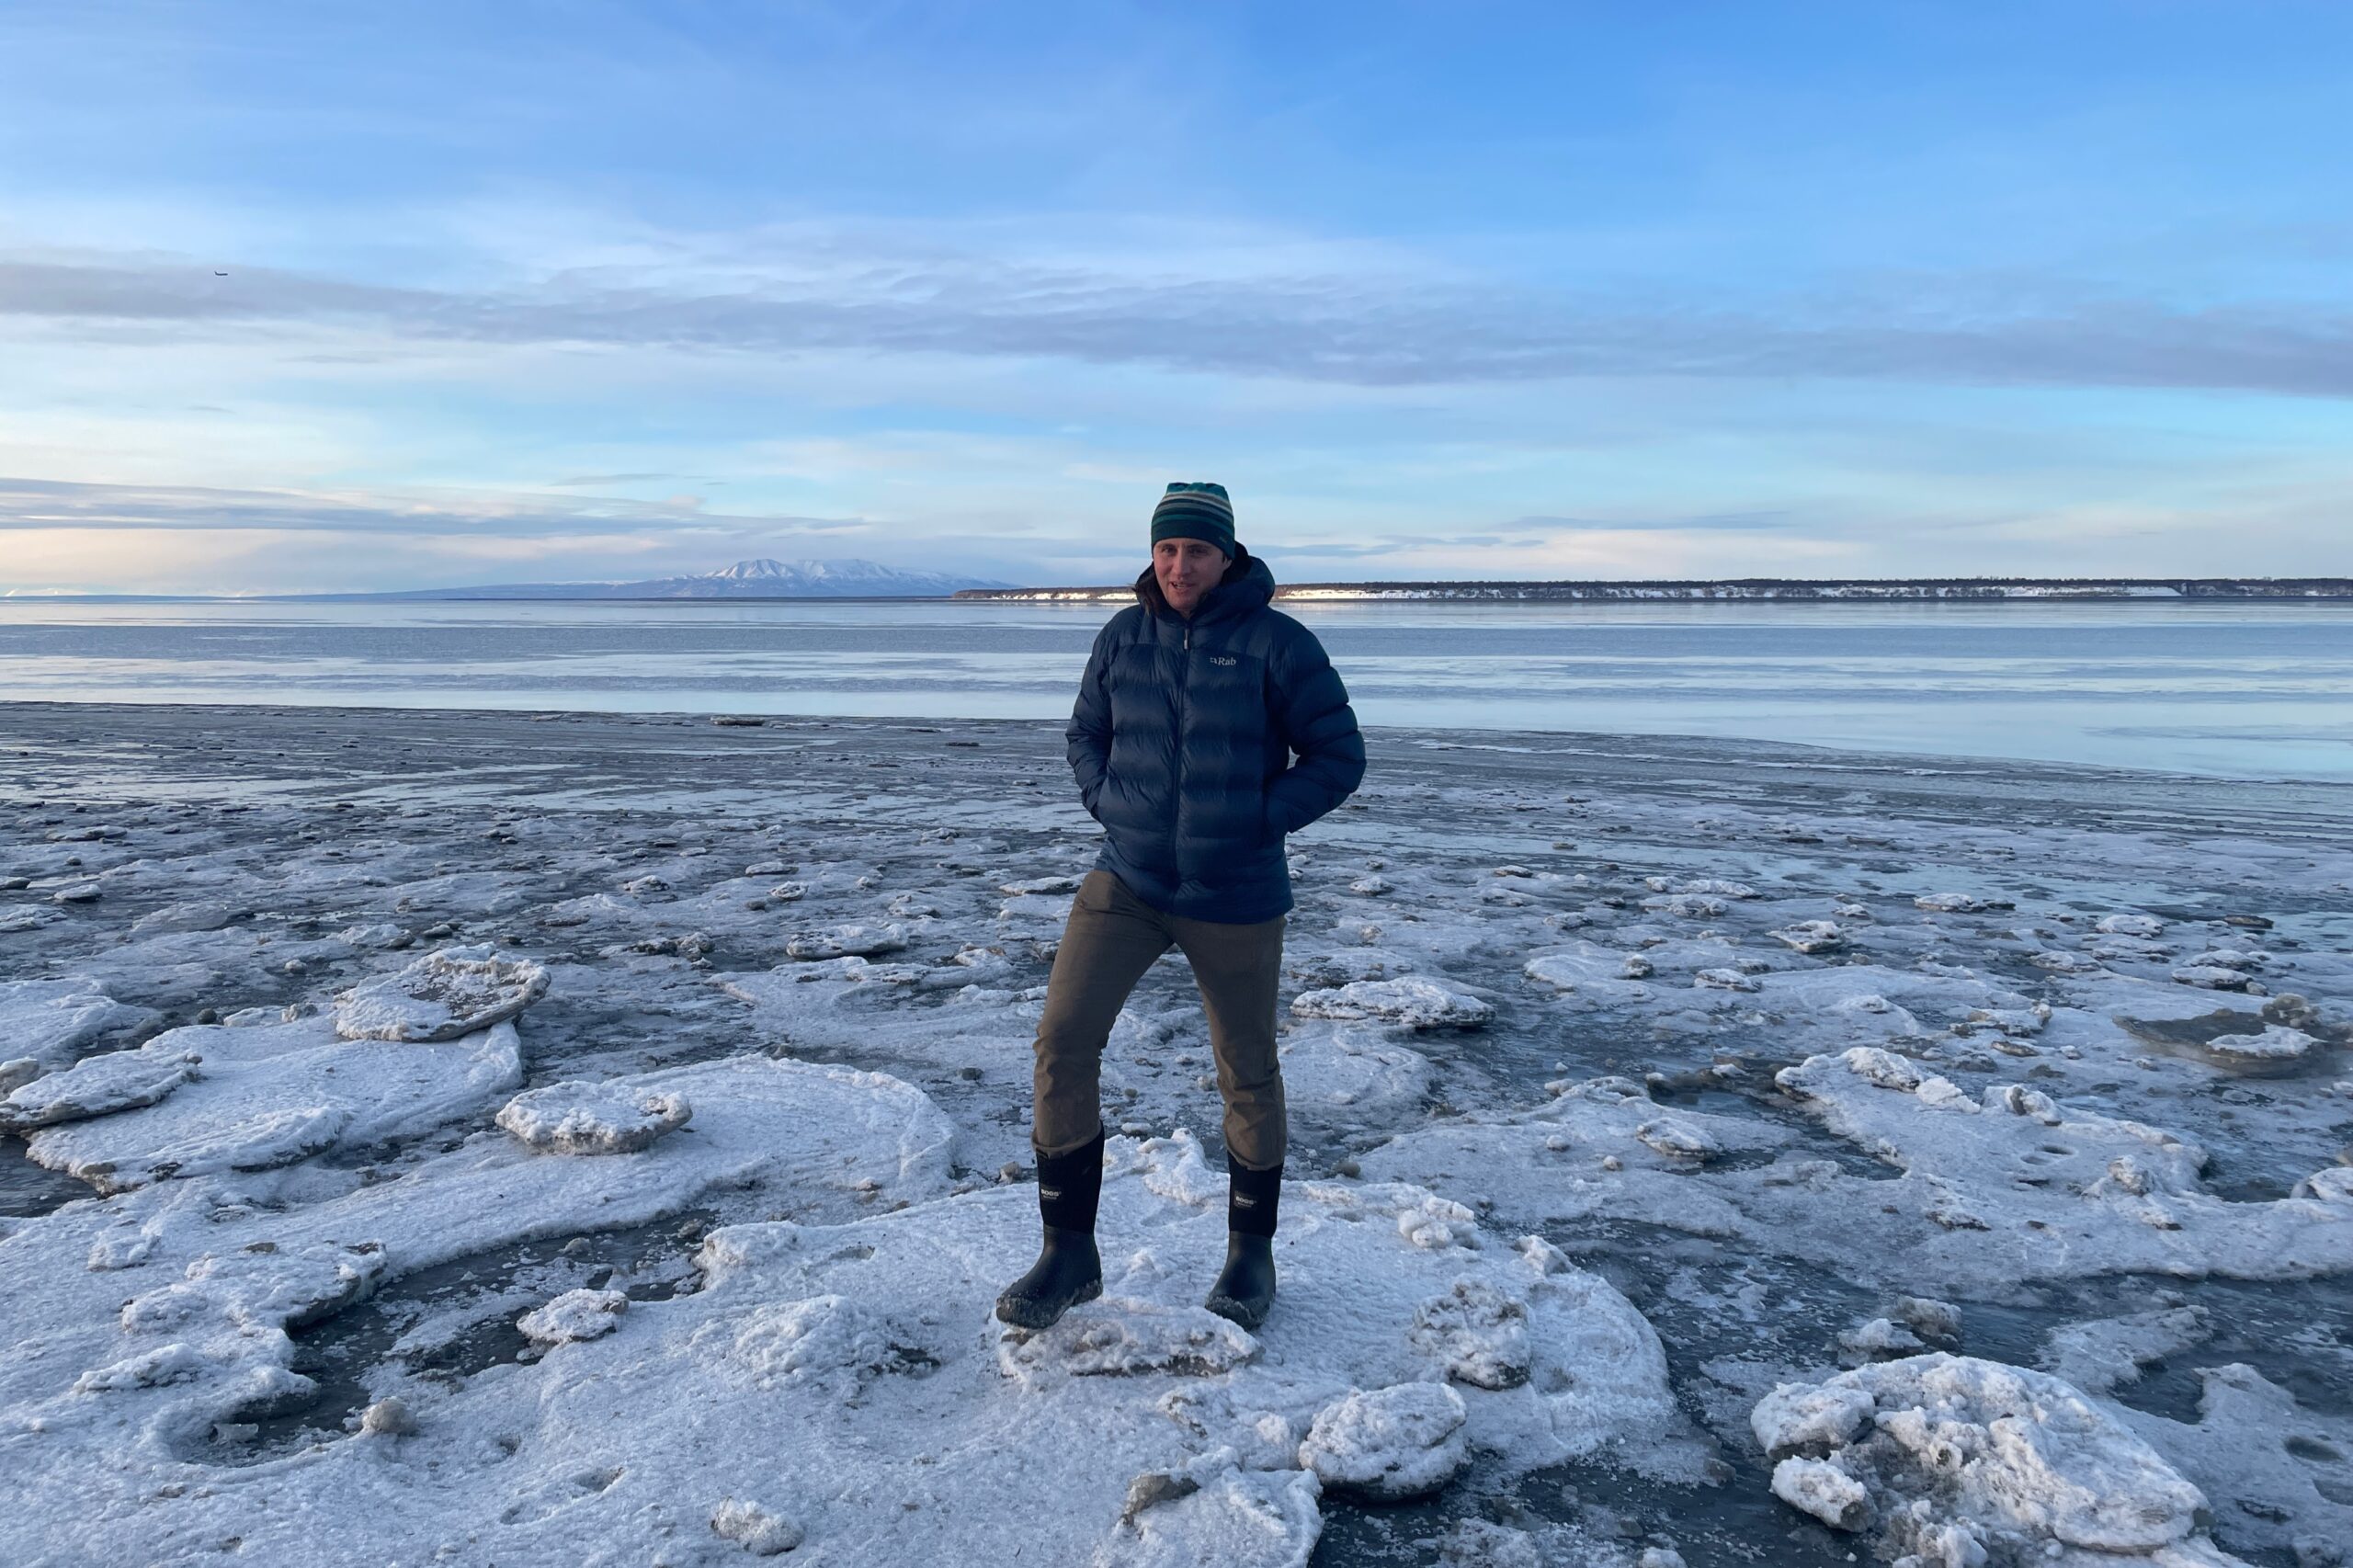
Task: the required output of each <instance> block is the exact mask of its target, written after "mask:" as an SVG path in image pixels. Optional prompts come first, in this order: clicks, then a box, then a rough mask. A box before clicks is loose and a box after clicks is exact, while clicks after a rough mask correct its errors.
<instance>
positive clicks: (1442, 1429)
mask: <svg viewBox="0 0 2353 1568" xmlns="http://www.w3.org/2000/svg"><path fill="white" fill-rule="evenodd" d="M1468 1416H1469V1412H1468V1411H1467V1410H1466V1409H1465V1408H1464V1406H1463V1403H1462V1396H1461V1394H1459V1393H1457V1392H1454V1390H1453V1389H1452V1388H1450V1387H1449V1386H1448V1385H1447V1384H1445V1383H1396V1384H1392V1386H1390V1387H1388V1388H1385V1389H1376V1390H1373V1391H1371V1392H1364V1391H1362V1390H1356V1391H1352V1392H1349V1393H1348V1395H1347V1397H1346V1398H1344V1399H1340V1400H1337V1401H1336V1402H1334V1403H1331V1404H1327V1405H1325V1406H1324V1408H1323V1409H1322V1410H1319V1411H1317V1412H1316V1413H1315V1419H1314V1421H1313V1423H1312V1424H1311V1425H1310V1426H1309V1427H1308V1431H1307V1440H1306V1441H1305V1442H1303V1443H1302V1444H1300V1446H1299V1462H1300V1464H1301V1465H1302V1467H1304V1468H1305V1469H1308V1470H1312V1471H1314V1472H1315V1474H1316V1477H1317V1478H1318V1479H1319V1480H1321V1481H1322V1482H1323V1483H1324V1485H1325V1486H1327V1487H1331V1488H1334V1489H1336V1490H1338V1491H1345V1492H1354V1493H1359V1494H1364V1495H1366V1496H1370V1497H1376V1498H1380V1499H1382V1500H1384V1501H1392V1500H1395V1499H1399V1498H1405V1497H1426V1496H1427V1495H1429V1494H1431V1493H1433V1492H1437V1491H1438V1490H1439V1489H1441V1488H1442V1487H1444V1486H1445V1485H1446V1483H1448V1482H1449V1481H1451V1480H1453V1479H1454V1476H1455V1472H1456V1471H1460V1470H1461V1468H1462V1465H1463V1461H1464V1460H1466V1459H1467V1458H1469V1456H1470V1441H1469V1437H1468V1435H1467V1434H1466V1433H1465V1432H1464V1431H1463V1424H1464V1422H1465V1421H1466V1420H1467V1419H1468Z"/></svg>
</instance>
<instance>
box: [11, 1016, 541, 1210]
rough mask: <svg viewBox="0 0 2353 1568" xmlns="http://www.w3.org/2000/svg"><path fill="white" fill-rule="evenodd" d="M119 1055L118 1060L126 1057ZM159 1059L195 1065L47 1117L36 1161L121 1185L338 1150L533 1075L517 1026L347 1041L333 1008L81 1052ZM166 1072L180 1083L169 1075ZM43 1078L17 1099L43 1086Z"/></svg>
mask: <svg viewBox="0 0 2353 1568" xmlns="http://www.w3.org/2000/svg"><path fill="white" fill-rule="evenodd" d="M118 1064H119V1067H118ZM147 1064H152V1066H151V1067H150V1069H149V1071H150V1074H152V1073H153V1071H155V1070H158V1069H162V1070H168V1071H171V1072H173V1073H180V1072H186V1073H187V1074H188V1076H186V1077H183V1078H181V1079H180V1080H179V1082H178V1085H177V1086H176V1087H174V1088H171V1089H170V1090H169V1092H168V1093H167V1094H166V1095H165V1096H163V1097H162V1098H161V1099H160V1101H159V1102H158V1103H155V1104H152V1105H147V1106H144V1107H143V1108H133V1109H123V1110H114V1111H112V1112H111V1113H110V1114H108V1113H104V1112H102V1113H100V1114H97V1115H95V1116H92V1117H89V1118H87V1119H75V1120H66V1121H61V1122H59V1123H57V1124H56V1125H53V1126H48V1127H42V1128H40V1129H39V1130H38V1131H35V1132H33V1134H32V1135H31V1137H30V1138H29V1140H28V1153H30V1155H31V1157H32V1158H33V1160H35V1161H36V1162H38V1163H39V1164H40V1165H46V1166H48V1167H49V1168H51V1170H57V1171H63V1172H64V1173H65V1174H66V1175H68V1176H78V1177H80V1178H81V1179H83V1180H85V1181H87V1182H88V1183H90V1184H91V1185H92V1186H93V1187H97V1189H98V1190H99V1191H101V1192H120V1191H124V1190H127V1189H129V1188H131V1187H144V1186H146V1185H147V1184H148V1183H150V1182H153V1181H161V1180H165V1179H167V1178H169V1177H172V1176H182V1175H186V1176H208V1175H212V1174H215V1173H219V1172H226V1171H254V1170H267V1169H269V1168H270V1167H272V1166H275V1165H291V1164H292V1163H294V1162H295V1161H297V1160H301V1159H304V1158H307V1157H309V1156H310V1155H313V1154H318V1153H325V1152H326V1151H328V1150H330V1149H335V1148H364V1147H367V1146H368V1145H370V1144H374V1143H380V1142H387V1141H389V1140H393V1139H400V1138H407V1137H413V1136H415V1135H416V1134H419V1133H422V1132H427V1131H432V1130H433V1129H434V1128H437V1127H439V1126H441V1125H442V1124H443V1123H445V1122H449V1121H452V1120H456V1119H460V1118H464V1117H467V1116H469V1115H471V1114H472V1113H476V1112H483V1113H486V1112H487V1111H488V1110H489V1109H490V1108H493V1107H494V1105H495V1103H496V1102H497V1101H498V1100H499V1099H501V1098H503V1097H504V1096H506V1094H507V1093H509V1092H510V1091H512V1090H513V1089H514V1088H515V1087H516V1086H517V1085H519V1084H520V1083H521V1082H522V1081H523V1061H522V1044H521V1041H520V1040H518V1039H517V1036H516V1032H515V1027H514V1026H513V1025H512V1024H499V1025H497V1026H495V1027H494V1028H489V1029H485V1030H483V1032H482V1033H480V1034H476V1035H470V1036H467V1037H466V1038H464V1039H462V1040H452V1041H449V1042H447V1043H442V1044H434V1045H426V1044H419V1043H415V1042H412V1041H395V1042H382V1041H345V1040H340V1039H338V1038H337V1037H336V1034H335V1020H334V1019H333V1018H332V1017H325V1016H322V1017H315V1018H303V1019H300V1020H297V1021H296V1022H293V1023H288V1024H275V1025H261V1026H258V1027H253V1028H229V1027H227V1026H224V1025H218V1024H213V1025H198V1026H194V1027H191V1028H180V1029H171V1030H168V1031H166V1032H165V1033H164V1034H160V1035H158V1036H156V1037H155V1038H154V1039H153V1040H149V1041H148V1042H147V1043H146V1044H145V1045H143V1046H141V1047H140V1048H139V1049H138V1050H137V1051H121V1052H114V1053H109V1054H108V1055H107V1056H100V1057H89V1058H85V1059H84V1061H83V1062H80V1063H79V1064H78V1065H76V1066H75V1067H74V1069H73V1070H72V1071H71V1073H69V1074H61V1075H59V1076H62V1077H64V1078H66V1079H68V1080H69V1081H71V1080H75V1079H80V1078H84V1077H95V1076H97V1074H100V1073H102V1072H105V1071H106V1070H107V1069H109V1068H114V1069H116V1071H114V1072H112V1073H108V1074H107V1076H108V1077H109V1078H113V1079H121V1078H127V1077H129V1076H130V1074H128V1073H126V1072H124V1071H122V1069H130V1068H134V1067H138V1066H142V1065H147ZM169 1081H170V1080H168V1079H166V1080H165V1082H169ZM50 1084H51V1080H49V1079H39V1080H36V1081H35V1082H34V1083H32V1084H31V1085H28V1086H27V1087H26V1088H24V1089H20V1090H18V1091H17V1095H16V1096H12V1100H15V1099H22V1098H25V1097H27V1096H35V1095H39V1094H40V1093H41V1092H42V1091H43V1090H45V1089H47V1088H48V1087H49V1086H50Z"/></svg>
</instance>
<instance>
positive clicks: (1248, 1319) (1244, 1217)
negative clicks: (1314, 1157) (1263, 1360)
mask: <svg viewBox="0 0 2353 1568" xmlns="http://www.w3.org/2000/svg"><path fill="white" fill-rule="evenodd" d="M1227 1169H1228V1172H1229V1175H1228V1176H1227V1182H1228V1187H1227V1197H1226V1203H1225V1226H1226V1236H1225V1267H1223V1268H1222V1269H1220V1270H1219V1271H1218V1276H1217V1283H1216V1284H1214V1285H1212V1286H1211V1287H1210V1299H1209V1301H1208V1302H1207V1305H1208V1307H1209V1309H1210V1311H1211V1312H1215V1313H1216V1314H1217V1315H1218V1316H1220V1317H1222V1318H1225V1319H1228V1320H1229V1321H1231V1322H1233V1323H1238V1324H1241V1325H1242V1326H1243V1327H1245V1328H1248V1329H1256V1327H1257V1326H1258V1325H1259V1324H1262V1323H1264V1322H1266V1321H1267V1309H1268V1308H1269V1307H1271V1306H1273V1305H1274V1304H1275V1213H1276V1209H1277V1207H1278V1206H1279V1204H1280V1202H1281V1200H1282V1195H1283V1168H1282V1166H1280V1165H1277V1166H1275V1167H1273V1168H1272V1169H1271V1170H1263V1171H1254V1170H1252V1169H1250V1168H1249V1167H1248V1166H1246V1165H1235V1164H1233V1161H1232V1160H1230V1159H1229V1160H1228V1161H1227Z"/></svg>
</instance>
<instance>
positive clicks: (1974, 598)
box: [0, 577, 2353, 605]
mask: <svg viewBox="0 0 2353 1568" xmlns="http://www.w3.org/2000/svg"><path fill="white" fill-rule="evenodd" d="M594 586H596V585H583V588H584V590H585V589H591V588H593V587H594ZM1134 595H1135V586H1134V585H1133V584H1132V583H1113V584H1101V585H1083V586H1063V587H1042V588H960V589H958V590H957V591H955V592H954V593H951V594H757V593H743V592H732V593H710V594H700V593H678V594H647V595H642V596H641V595H618V594H613V593H609V592H601V593H600V592H593V591H584V592H582V593H580V594H578V595H569V594H561V593H551V592H547V591H539V592H532V593H513V594H506V593H500V592H497V591H495V590H491V589H482V588H453V589H448V590H438V591H437V590H432V589H416V590H409V591H406V592H400V593H381V594H233V595H232V594H44V593H17V592H8V591H0V604H10V603H17V604H256V605H258V604H275V605H299V604H382V605H395V604H551V603H552V604H631V605H741V604H949V603H970V604H985V603H1015V604H1020V603H1029V604H1109V603H1115V602H1125V601H1126V600H1128V599H1130V598H1132V597H1134ZM1275 597H1276V598H1278V599H1287V600H1290V601H1292V602H1294V603H1305V604H1372V603H1383V602H1403V603H1431V602H1438V603H1447V602H1451V603H1459V604H1547V603H1620V604H1626V603H1631V604H1642V603H1668V604H1673V603H1686V604H1770V603H1793V604H1998V603H2006V602H2016V603H2024V604H2050V603H2053V602H2059V603H2085V602H2109V603H2131V604H2152V603H2160V604H2161V603H2167V602H2174V603H2183V602H2204V603H2225V604H2264V603H2284V604H2308V603H2312V602H2313V601H2315V600H2319V601H2332V600H2346V601H2353V577H2073V578H2071V577H1891V578H1869V577H1836V578H1781V577H1743V578H1720V579H1702V578H1693V579H1682V580H1677V579H1659V580H1655V581H1647V582H1616V581H1567V580H1563V581H1517V580H1511V579H1491V580H1484V581H1466V582H1453V583H1400V582H1386V583H1379V582H1377V583H1289V584H1280V585H1277V586H1276V588H1275Z"/></svg>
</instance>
